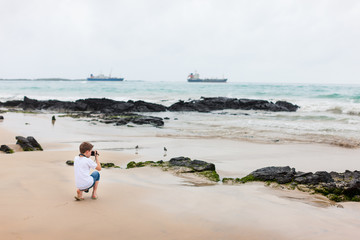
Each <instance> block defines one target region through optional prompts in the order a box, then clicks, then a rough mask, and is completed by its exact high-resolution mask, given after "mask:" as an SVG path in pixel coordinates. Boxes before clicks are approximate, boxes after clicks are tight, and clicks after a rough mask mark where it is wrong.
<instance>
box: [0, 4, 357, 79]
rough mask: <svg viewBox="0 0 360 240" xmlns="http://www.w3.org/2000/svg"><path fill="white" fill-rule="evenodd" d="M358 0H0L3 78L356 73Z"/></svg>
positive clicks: (352, 75) (303, 76) (338, 75)
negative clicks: (191, 73)
mask: <svg viewBox="0 0 360 240" xmlns="http://www.w3.org/2000/svg"><path fill="white" fill-rule="evenodd" d="M359 25H360V4H359V3H358V1H351V0H349V1H334V0H328V1H325V0H322V1H321V0H319V1H307V0H303V1H288V0H274V1H269V0H262V1H235V0H234V1H232V0H224V1H220V0H192V1H190V0H183V1H166V0H147V1H146V0H131V1H130V0H125V1H124V0H121V1H115V0H113V1H112V0H103V1H95V0H78V1H54V0H23V1H21V0H3V1H1V3H0V47H1V54H0V65H1V68H0V78H42V77H63V78H85V77H86V76H87V75H88V74H90V73H94V74H97V73H100V72H102V73H105V74H107V73H109V72H110V71H112V74H113V75H121V76H124V77H125V78H126V79H142V80H151V81H155V80H160V81H185V78H186V76H187V74H188V73H189V72H191V71H193V70H195V69H196V70H198V71H199V72H200V73H201V74H202V75H203V76H208V77H211V76H219V77H221V76H222V75H223V74H224V75H225V76H226V77H228V78H229V81H239V82H240V81H244V82H251V81H256V82H267V81H269V82H286V83H292V82H310V83H345V82H346V83H357V81H358V79H359V76H360V70H359V67H358V66H359V63H360V57H359V56H360V48H359V42H360V26H359Z"/></svg>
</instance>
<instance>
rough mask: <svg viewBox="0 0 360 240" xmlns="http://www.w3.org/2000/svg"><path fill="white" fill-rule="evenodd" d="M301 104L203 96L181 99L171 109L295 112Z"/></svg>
mask: <svg viewBox="0 0 360 240" xmlns="http://www.w3.org/2000/svg"><path fill="white" fill-rule="evenodd" d="M298 108H299V106H297V105H294V104H292V103H289V102H285V101H278V102H276V103H272V102H268V101H265V100H252V99H236V98H225V97H216V98H204V97H203V98H201V99H200V100H191V101H188V102H184V101H179V102H177V103H174V104H173V105H171V106H170V107H169V108H168V110H169V111H198V112H209V111H214V110H223V109H242V110H264V111H272V112H280V111H285V112H294V111H296V110H297V109H298Z"/></svg>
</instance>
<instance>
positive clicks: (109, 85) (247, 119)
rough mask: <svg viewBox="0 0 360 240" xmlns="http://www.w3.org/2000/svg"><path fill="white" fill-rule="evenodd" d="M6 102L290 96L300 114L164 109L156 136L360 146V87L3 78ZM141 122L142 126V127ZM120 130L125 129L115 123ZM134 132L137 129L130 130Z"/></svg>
mask: <svg viewBox="0 0 360 240" xmlns="http://www.w3.org/2000/svg"><path fill="white" fill-rule="evenodd" d="M1 84H2V87H1V89H0V101H2V102H4V101H7V100H17V99H22V98H23V97H24V96H27V97H30V98H34V99H39V100H48V99H59V100H63V101H74V100H77V99H81V98H91V97H96V98H102V97H105V98H111V99H115V100H124V101H126V100H145V101H149V102H154V103H159V104H162V105H166V106H169V105H171V104H173V103H175V102H177V101H178V100H180V99H181V100H189V99H199V98H200V97H201V96H205V97H217V96H222V97H234V98H249V99H264V100H268V101H273V102H275V101H278V100H285V101H289V102H291V103H294V104H297V105H299V106H300V109H299V110H298V111H297V112H292V113H287V112H276V113H274V112H265V111H244V110H224V111H215V112H211V113H195V112H184V113H174V112H162V113H148V114H147V115H152V116H160V117H169V118H170V120H165V126H164V127H163V128H161V129H158V130H153V129H150V128H151V127H149V130H147V129H148V128H147V127H142V132H144V131H145V132H146V131H149V132H150V133H151V134H155V135H156V136H166V137H180V138H181V137H188V138H194V137H197V138H226V139H234V140H246V141H255V142H267V143H269V142H280V143H281V142H305V143H306V142H316V143H326V144H335V145H340V146H345V147H359V146H360V139H359V136H360V128H359V127H358V126H359V124H360V85H311V84H261V83H232V82H229V83H226V84H209V83H207V84H206V83H205V84H201V83H200V84H191V83H186V82H146V81H124V82H87V81H10V80H8V81H1ZM138 127H139V126H137V128H138ZM113 128H120V129H122V127H113ZM128 132H129V134H130V135H131V134H133V133H132V132H134V131H128Z"/></svg>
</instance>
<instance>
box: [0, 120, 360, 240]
mask: <svg viewBox="0 0 360 240" xmlns="http://www.w3.org/2000/svg"><path fill="white" fill-rule="evenodd" d="M2 115H4V117H5V120H4V121H2V122H0V144H6V145H8V146H10V147H12V148H14V149H15V150H16V152H15V153H14V154H4V153H2V152H0V162H1V165H2V167H1V168H0V179H1V181H2V184H1V187H0V190H1V198H0V206H1V207H0V208H1V211H0V236H1V239H96V238H102V239H327V240H328V239H354V238H356V237H357V236H358V234H359V233H360V230H359V229H360V204H359V203H354V202H344V203H341V206H342V207H343V208H339V206H338V205H336V204H335V203H334V202H330V201H329V200H327V199H326V198H325V197H322V196H319V195H309V194H307V193H302V192H298V191H290V190H280V189H272V188H270V187H266V186H264V184H262V183H248V184H243V185H239V186H228V185H223V184H222V183H217V184H213V185H207V186H198V185H196V184H195V183H194V182H192V181H191V180H189V179H186V178H182V177H179V176H176V175H174V174H172V173H171V172H164V171H162V170H160V169H156V168H150V167H145V168H137V169H125V168H126V164H127V163H128V162H130V161H146V160H160V159H163V160H169V159H170V158H171V157H177V156H187V157H191V158H192V159H200V160H204V161H208V162H212V163H214V164H215V165H216V168H217V172H218V173H219V174H220V176H221V177H242V176H245V175H247V174H248V173H250V172H251V171H253V170H255V169H258V168H261V167H265V166H291V167H295V168H296V169H297V170H300V171H313V172H315V171H319V170H326V171H339V172H343V171H345V170H346V169H349V170H358V169H359V156H360V150H359V149H346V148H340V147H336V146H330V145H320V144H260V143H250V142H243V141H231V140H225V139H196V138H190V139H186V138H166V137H157V132H156V131H158V130H156V129H154V128H152V127H136V132H135V131H134V128H132V129H130V128H128V129H126V128H117V129H116V127H113V126H103V125H96V126H92V127H91V131H89V129H88V127H89V124H91V123H89V122H83V121H77V120H74V119H69V118H61V119H60V118H58V120H57V122H56V123H55V125H52V124H51V121H50V115H49V114H39V115H32V114H20V113H18V114H16V113H5V114H2ZM18 135H22V136H34V137H35V138H36V139H37V140H38V141H39V143H40V144H41V145H42V146H43V148H44V151H42V152H23V151H21V150H20V149H19V148H18V147H16V145H15V142H16V140H15V136H18ZM85 140H87V141H92V142H93V143H94V145H95V148H97V149H98V150H99V151H100V153H101V156H100V157H101V158H100V159H101V161H102V162H113V163H115V164H116V165H119V166H121V168H117V169H116V168H110V169H103V170H102V171H101V181H100V185H99V191H98V195H99V198H98V199H97V200H92V199H91V198H90V193H89V194H87V195H86V194H85V201H81V202H77V201H75V199H74V195H75V183H74V172H73V167H71V166H68V165H66V164H65V162H66V161H67V160H72V159H73V158H74V156H75V155H77V154H78V150H77V147H78V145H79V144H80V143H81V141H85ZM136 145H139V150H138V152H135V149H134V146H136ZM164 146H166V147H167V149H168V152H167V154H166V156H164V152H163V147H164Z"/></svg>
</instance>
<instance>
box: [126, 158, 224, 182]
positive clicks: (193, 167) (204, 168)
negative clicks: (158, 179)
mask: <svg viewBox="0 0 360 240" xmlns="http://www.w3.org/2000/svg"><path fill="white" fill-rule="evenodd" d="M145 166H150V167H161V169H163V170H174V171H175V172H177V173H195V174H196V175H198V176H201V177H204V178H206V179H208V180H210V181H212V182H218V181H220V176H219V174H218V173H217V172H216V170H215V165H214V164H213V163H208V162H205V161H201V160H191V159H190V158H188V157H176V158H172V159H170V160H169V161H167V162H164V161H162V160H161V161H157V162H153V161H147V162H134V161H132V162H129V163H128V164H127V168H128V169H129V168H136V167H145Z"/></svg>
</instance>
